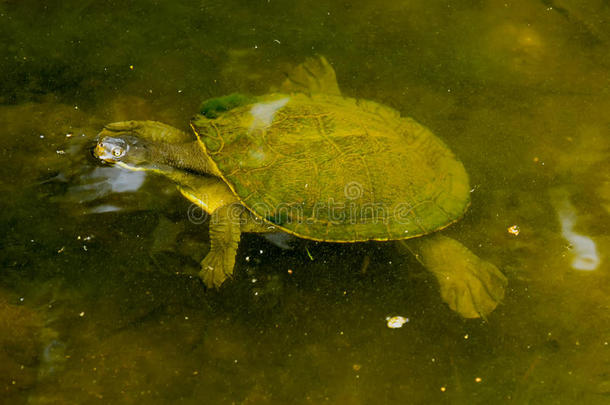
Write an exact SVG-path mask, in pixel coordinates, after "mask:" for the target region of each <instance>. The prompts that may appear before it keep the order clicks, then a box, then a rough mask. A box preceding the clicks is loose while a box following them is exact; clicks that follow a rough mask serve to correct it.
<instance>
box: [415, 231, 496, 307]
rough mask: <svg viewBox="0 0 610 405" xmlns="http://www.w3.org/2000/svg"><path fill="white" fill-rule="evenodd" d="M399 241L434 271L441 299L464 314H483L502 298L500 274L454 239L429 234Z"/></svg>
mask: <svg viewBox="0 0 610 405" xmlns="http://www.w3.org/2000/svg"><path fill="white" fill-rule="evenodd" d="M403 243H404V244H405V245H406V246H407V248H408V249H409V250H410V251H411V252H412V253H414V254H415V256H416V257H417V259H418V260H419V261H420V262H421V263H422V264H423V265H424V266H425V267H426V268H427V269H428V270H429V271H430V272H432V274H434V276H435V277H436V279H437V280H438V283H439V285H440V290H441V298H442V299H443V301H445V302H446V303H447V304H448V305H449V308H451V309H452V310H454V311H456V312H457V313H458V314H460V315H461V316H463V317H464V318H480V317H483V318H485V317H486V316H487V315H488V314H490V313H491V312H492V311H493V310H494V309H495V308H496V306H497V305H498V303H499V302H500V301H501V300H502V299H503V298H504V290H505V288H506V285H507V280H506V277H505V276H504V274H502V273H501V272H500V270H498V268H497V267H496V266H494V265H493V264H491V263H489V262H487V261H485V260H482V259H481V258H479V257H478V256H476V255H475V254H474V253H472V252H471V251H470V250H469V249H468V248H467V247H466V246H464V245H462V244H461V243H459V242H458V241H456V240H455V239H451V238H449V237H446V236H443V235H438V234H433V235H429V236H425V237H421V238H417V239H413V240H408V241H404V242H403Z"/></svg>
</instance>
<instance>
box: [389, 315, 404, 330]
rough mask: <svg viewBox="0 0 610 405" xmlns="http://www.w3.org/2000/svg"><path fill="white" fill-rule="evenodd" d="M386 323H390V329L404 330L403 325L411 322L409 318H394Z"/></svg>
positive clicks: (390, 318)
mask: <svg viewBox="0 0 610 405" xmlns="http://www.w3.org/2000/svg"><path fill="white" fill-rule="evenodd" d="M386 321H388V323H387V325H388V328H390V329H398V328H402V325H404V324H405V323H407V322H409V318H405V317H404V316H392V317H389V316H388V317H387V318H386Z"/></svg>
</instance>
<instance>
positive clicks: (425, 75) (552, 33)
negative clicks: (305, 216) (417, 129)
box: [0, 0, 610, 404]
mask: <svg viewBox="0 0 610 405" xmlns="http://www.w3.org/2000/svg"><path fill="white" fill-rule="evenodd" d="M609 18H610V8H609V7H608V5H607V2H604V1H602V0H586V1H573V0H544V1H534V0H531V1H502V2H500V1H462V2H448V1H422V0H412V1H351V2H344V1H315V2H314V1H311V2H307V1H276V0H256V1H243V0H242V1H236V0H230V1H222V2H221V1H208V0H202V1H199V2H192V1H185V0H182V1H155V2H153V1H141V0H137V1H123V2H113V1H61V2H60V1H52V2H38V1H33V0H30V1H23V0H22V1H7V0H5V1H0V32H1V36H0V43H1V47H0V56H1V58H0V74H1V76H0V78H1V80H0V103H2V104H1V105H0V152H1V153H0V159H1V165H0V174H1V176H0V179H1V180H0V190H1V191H2V198H1V199H0V204H1V205H0V208H1V209H0V226H1V229H2V232H1V234H0V248H1V251H0V403H6V404H26V403H27V404H79V403H117V404H132V403H146V404H166V403H184V404H202V403H205V404H231V403H235V404H288V403H294V404H321V403H329V404H405V403H412V404H420V403H421V404H430V403H458V404H475V403H481V404H485V403H490V402H493V403H514V404H573V403H586V404H605V403H608V402H609V401H610V266H609V265H608V260H609V258H608V250H609V249H608V248H609V247H610V233H609V229H610V191H609V190H610V162H609V157H610V118H609V117H610V115H609V114H608V112H609V111H610V79H609V77H610V56H609V55H610V34H609V32H610V28H609ZM314 54H322V55H325V56H326V57H327V58H328V59H329V60H330V61H331V63H332V64H333V66H334V68H335V70H336V71H337V77H338V81H339V85H340V87H341V89H342V90H343V92H344V93H345V94H346V95H349V96H352V97H359V98H366V99H372V100H376V101H379V102H382V103H384V104H387V105H389V106H391V107H393V108H396V109H397V110H399V111H400V112H401V114H403V115H406V116H412V117H414V118H415V119H417V120H418V121H419V122H421V123H423V124H425V125H426V126H428V127H429V128H431V129H432V130H433V131H434V132H435V133H436V134H437V135H438V136H439V137H441V138H442V139H443V140H444V141H445V142H446V143H447V144H448V145H450V147H451V148H452V149H453V150H454V151H455V152H456V154H457V155H458V156H459V157H460V159H461V160H462V161H463V163H464V165H465V166H466V168H467V170H468V172H469V173H470V176H471V182H472V186H473V192H472V200H473V203H472V206H471V208H470V210H469V212H468V213H467V215H466V217H465V218H464V219H463V220H462V221H461V222H459V223H457V224H456V225H454V226H452V227H451V228H449V229H447V231H446V232H447V234H448V235H451V236H453V237H456V238H458V239H459V240H460V241H462V242H463V243H464V244H466V245H467V246H469V247H470V248H471V249H472V250H473V251H475V252H476V253H477V254H478V255H480V256H481V257H484V258H485V259H486V260H489V261H491V262H493V263H495V264H496V265H497V266H498V267H499V268H501V269H502V271H503V272H504V273H505V274H506V276H507V277H508V280H509V286H508V290H507V295H506V298H505V300H504V302H503V303H502V304H501V305H500V306H499V307H498V308H497V309H496V310H495V311H494V312H493V313H492V314H491V315H490V316H489V317H488V319H487V321H482V320H464V319H461V318H460V317H459V316H457V315H456V314H454V313H453V312H451V310H450V309H449V308H448V307H447V306H446V305H445V304H444V303H443V302H442V301H441V299H440V297H439V293H438V287H437V285H436V281H435V279H434V278H433V277H432V276H431V275H430V274H429V273H427V272H426V271H425V270H424V269H423V268H422V267H421V266H420V265H419V263H418V262H417V261H416V260H415V259H413V258H411V257H408V256H403V255H402V254H399V253H398V251H397V250H395V249H394V247H393V246H392V245H391V244H383V243H370V244H351V245H349V244H348V245H332V244H319V243H315V242H308V241H300V242H297V243H296V244H295V245H294V248H293V249H291V250H283V249H280V248H278V247H276V246H275V245H273V244H271V243H269V242H268V241H267V240H266V239H264V238H262V237H260V236H257V235H247V236H245V237H244V238H243V239H242V243H241V245H240V250H239V252H238V256H237V260H236V262H237V266H236V278H235V280H233V281H231V282H229V283H227V284H226V285H225V286H224V287H223V288H222V289H221V290H220V291H205V290H204V289H203V287H202V285H201V283H200V281H199V280H198V279H197V278H196V277H192V276H191V274H192V273H193V272H196V270H197V267H198V261H199V260H201V258H202V257H203V256H204V255H205V253H206V251H207V249H208V247H209V242H208V237H207V224H206V223H204V224H199V225H198V224H195V223H193V222H192V221H189V219H188V210H189V204H188V202H186V201H185V200H183V199H182V198H181V197H180V196H179V195H178V194H177V192H176V191H175V189H174V188H173V186H172V185H171V184H169V183H168V182H167V181H166V180H164V179H161V178H155V177H148V178H146V179H145V180H144V183H143V184H142V186H141V187H140V188H139V189H138V190H136V191H126V192H118V191H120V190H118V189H116V188H115V191H111V190H110V187H111V186H110V183H109V180H108V179H109V178H112V176H116V173H115V172H112V170H114V169H109V168H101V167H100V166H99V165H98V164H97V163H96V162H94V161H93V159H92V158H91V157H90V154H89V153H88V148H89V146H90V145H91V143H92V142H93V140H94V139H95V136H96V134H97V133H98V132H99V130H100V129H101V126H102V125H103V124H104V123H106V122H112V121H119V120H124V119H154V120H159V121H164V122H166V123H168V124H171V125H174V126H177V127H179V128H183V129H188V119H189V118H190V116H191V115H192V114H193V112H195V111H196V109H197V106H198V105H199V103H200V102H201V100H202V99H205V98H208V97H213V96H218V95H222V94H228V93H231V92H234V91H240V92H245V93H251V94H260V93H264V92H265V91H267V90H268V89H269V88H270V87H271V86H273V85H277V84H278V82H279V81H281V79H282V77H283V75H282V72H284V71H286V70H287V69H290V67H292V66H294V65H296V64H298V63H300V62H301V61H302V60H303V59H304V58H305V57H307V56H311V55H314ZM67 135H69V136H67ZM113 173H114V174H113ZM141 180H142V179H139V180H138V179H135V180H134V179H133V178H131V179H130V181H132V182H134V181H136V182H137V181H141ZM115 187H116V186H115ZM134 188H135V187H134ZM119 189H120V187H119ZM570 221H571V224H570V226H568V225H567V224H568V222H570ZM562 224H563V225H562ZM514 225H517V226H518V229H519V232H518V235H515V234H514V233H510V232H509V231H508V230H509V228H510V227H512V226H514ZM574 235H580V236H581V237H584V238H588V239H587V240H589V241H591V242H593V243H594V249H595V250H594V252H596V253H597V256H598V259H599V263H598V265H597V266H596V269H595V270H590V271H583V270H577V269H575V268H574V267H575V266H574V263H573V260H574V257H575V254H577V253H578V249H579V246H584V245H583V243H584V242H583V239H578V238H575V237H574ZM589 247H590V246H589ZM592 261H593V262H594V260H592V259H591V260H589V262H587V263H588V264H591V263H592ZM593 264H595V263H593ZM576 267H578V266H576ZM289 270H290V271H289ZM393 315H401V316H403V317H406V318H408V319H409V322H407V323H405V324H404V325H403V326H402V327H401V328H398V329H390V328H388V327H387V325H386V317H388V316H393Z"/></svg>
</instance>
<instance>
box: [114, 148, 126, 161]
mask: <svg viewBox="0 0 610 405" xmlns="http://www.w3.org/2000/svg"><path fill="white" fill-rule="evenodd" d="M111 153H112V156H114V157H116V158H120V157H122V156H123V155H124V154H125V149H123V148H121V147H120V146H115V147H114V148H112V151H111Z"/></svg>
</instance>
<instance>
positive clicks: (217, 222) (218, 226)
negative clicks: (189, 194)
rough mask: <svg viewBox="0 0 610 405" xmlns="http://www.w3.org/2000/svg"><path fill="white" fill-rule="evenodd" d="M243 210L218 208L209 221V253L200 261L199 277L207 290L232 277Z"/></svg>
mask: <svg viewBox="0 0 610 405" xmlns="http://www.w3.org/2000/svg"><path fill="white" fill-rule="evenodd" d="M243 210H244V208H243V207H242V206H241V205H240V204H238V203H234V204H229V205H225V206H223V207H220V208H218V209H217V210H216V211H214V212H213V213H212V218H211V219H210V251H209V252H208V254H207V256H206V257H205V258H204V259H203V260H202V261H201V271H200V272H199V277H200V278H201V280H202V281H203V282H204V283H205V285H206V286H207V287H208V288H214V287H216V288H218V287H220V286H221V285H222V283H223V282H224V281H225V280H226V279H227V277H231V276H232V275H233V267H234V266H235V255H236V253H237V246H238V245H239V239H240V236H241V214H242V212H243Z"/></svg>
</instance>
